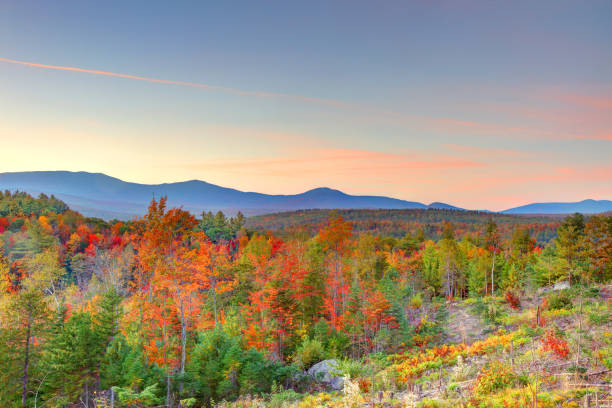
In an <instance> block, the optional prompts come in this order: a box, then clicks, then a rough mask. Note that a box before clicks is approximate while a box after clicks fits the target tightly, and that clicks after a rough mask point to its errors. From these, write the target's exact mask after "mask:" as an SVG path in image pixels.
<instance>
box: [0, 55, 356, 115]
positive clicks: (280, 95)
mask: <svg viewBox="0 0 612 408" xmlns="http://www.w3.org/2000/svg"><path fill="white" fill-rule="evenodd" d="M0 62H6V63H8V64H15V65H24V66H28V67H35V68H45V69H54V70H58V71H72V72H82V73H85V74H91V75H102V76H108V77H115V78H123V79H132V80H136V81H146V82H154V83H158V84H166V85H178V86H188V87H191V88H199V89H205V90H208V91H220V92H227V93H231V94H234V95H240V96H256V97H260V98H282V99H292V100H296V101H302V102H309V103H316V104H324V105H331V106H336V107H341V108H348V109H350V108H351V106H350V105H349V104H346V103H344V102H341V101H336V100H333V99H325V98H314V97H309V96H301V95H293V94H284V93H274V92H262V91H248V90H243V89H236V88H229V87H224V86H219V85H210V84H202V83H197V82H185V81H174V80H170V79H157V78H148V77H143V76H138V75H130V74H121V73H118V72H109V71H100V70H97V69H87V68H79V67H66V66H61V65H48V64H38V63H36V62H28V61H18V60H14V59H9V58H3V57H0Z"/></svg>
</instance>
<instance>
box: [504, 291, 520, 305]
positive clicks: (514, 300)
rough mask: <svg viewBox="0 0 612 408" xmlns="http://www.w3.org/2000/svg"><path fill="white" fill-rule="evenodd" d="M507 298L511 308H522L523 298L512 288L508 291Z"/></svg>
mask: <svg viewBox="0 0 612 408" xmlns="http://www.w3.org/2000/svg"><path fill="white" fill-rule="evenodd" d="M505 298H506V302H508V305H510V307H511V308H513V309H515V310H519V309H520V308H521V300H520V299H519V297H518V296H517V295H516V294H515V293H514V292H512V291H510V290H508V291H506V295H505Z"/></svg>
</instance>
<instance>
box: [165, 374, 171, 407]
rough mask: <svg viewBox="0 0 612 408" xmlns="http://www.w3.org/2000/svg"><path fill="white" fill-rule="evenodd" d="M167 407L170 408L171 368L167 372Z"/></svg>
mask: <svg viewBox="0 0 612 408" xmlns="http://www.w3.org/2000/svg"><path fill="white" fill-rule="evenodd" d="M166 407H167V408H170V370H168V373H167V374H166Z"/></svg>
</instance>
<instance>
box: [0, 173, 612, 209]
mask: <svg viewBox="0 0 612 408" xmlns="http://www.w3.org/2000/svg"><path fill="white" fill-rule="evenodd" d="M0 189H2V190H21V191H26V192H28V193H31V194H39V193H45V194H53V195H55V196H56V197H57V198H59V199H61V200H63V201H65V202H66V203H67V204H68V205H69V206H70V207H71V208H73V209H75V210H77V211H79V212H81V213H83V214H84V215H86V216H95V217H101V218H106V219H111V218H118V219H130V218H132V217H135V216H141V215H143V214H144V213H145V212H146V210H147V206H148V204H149V202H150V201H151V199H152V198H153V197H157V198H159V197H161V196H164V195H165V196H168V205H169V206H182V207H183V208H184V209H186V210H188V211H191V212H192V213H194V214H200V213H201V212H202V211H218V210H221V211H223V212H225V213H226V214H229V215H232V214H234V213H236V212H237V211H242V212H243V213H244V214H245V215H258V214H267V213H273V212H283V211H295V210H304V209H333V208H337V209H391V210H394V209H427V208H435V209H449V210H463V209H462V208H458V207H455V206H452V205H450V204H446V203H441V202H433V203H431V204H429V205H426V204H423V203H419V202H416V201H406V200H400V199H397V198H390V197H384V196H356V195H350V194H346V193H343V192H342V191H339V190H334V189H331V188H327V187H320V188H315V189H313V190H309V191H306V192H304V193H301V194H293V195H271V194H262V193H255V192H244V191H240V190H236V189H233V188H227V187H221V186H217V185H215V184H211V183H207V182H205V181H201V180H189V181H182V182H177V183H162V184H139V183H131V182H127V181H123V180H120V179H118V178H115V177H111V176H107V175H105V174H102V173H88V172H69V171H31V172H12V173H0ZM606 211H612V201H607V200H600V201H595V200H584V201H580V202H578V203H535V204H528V205H524V206H521V207H516V208H511V209H508V210H505V211H501V212H502V213H505V214H569V213H574V212H583V213H585V214H590V213H600V212H606Z"/></svg>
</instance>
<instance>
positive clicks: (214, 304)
mask: <svg viewBox="0 0 612 408" xmlns="http://www.w3.org/2000/svg"><path fill="white" fill-rule="evenodd" d="M216 286H217V282H216V281H215V284H214V285H213V286H212V298H213V310H214V311H215V327H217V295H216V292H217V291H216V290H215V288H216Z"/></svg>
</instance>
